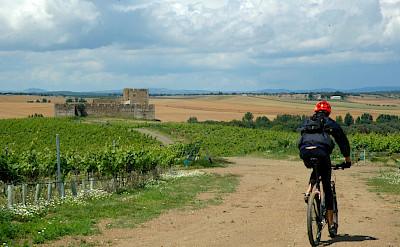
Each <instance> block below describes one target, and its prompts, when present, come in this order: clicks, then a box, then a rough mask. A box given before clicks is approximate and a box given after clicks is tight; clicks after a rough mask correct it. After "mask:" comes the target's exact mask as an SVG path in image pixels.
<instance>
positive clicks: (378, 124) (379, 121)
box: [187, 112, 400, 134]
mask: <svg viewBox="0 0 400 247" xmlns="http://www.w3.org/2000/svg"><path fill="white" fill-rule="evenodd" d="M306 118H307V116H306V115H302V116H300V115H290V114H278V115H277V116H276V118H275V119H274V120H270V119H269V118H268V117H266V116H260V117H257V118H256V119H255V120H254V115H253V114H252V113H251V112H247V113H245V114H244V116H243V117H242V120H232V121H229V122H225V121H213V120H206V121H203V122H200V121H198V120H197V118H196V117H190V118H189V119H188V120H187V122H188V123H201V124H216V125H227V126H238V127H243V128H252V129H273V130H281V131H289V132H299V131H300V127H301V124H302V122H303V121H304V120H305V119H306ZM335 121H336V122H337V123H338V124H339V125H341V126H342V127H343V129H344V130H345V131H346V132H347V133H349V134H355V133H367V134H368V133H372V132H374V133H380V134H387V133H394V132H399V131H400V119H399V117H398V116H395V115H389V114H380V115H379V116H378V117H377V118H376V120H375V121H374V119H373V117H372V115H371V114H369V113H364V114H362V115H361V116H359V117H357V118H356V119H354V117H353V116H352V115H351V114H350V113H347V114H346V115H345V116H344V118H343V117H342V116H337V117H336V119H335Z"/></svg>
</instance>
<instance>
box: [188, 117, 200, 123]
mask: <svg viewBox="0 0 400 247" xmlns="http://www.w3.org/2000/svg"><path fill="white" fill-rule="evenodd" d="M187 122H188V123H198V122H199V121H198V120H197V117H190V118H189V119H188V120H187Z"/></svg>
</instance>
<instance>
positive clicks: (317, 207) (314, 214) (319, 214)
mask: <svg viewBox="0 0 400 247" xmlns="http://www.w3.org/2000/svg"><path fill="white" fill-rule="evenodd" d="M310 162H311V163H312V166H313V169H314V170H315V172H316V177H317V179H316V183H315V190H314V191H313V192H312V193H311V195H310V196H309V198H308V205H307V231H308V239H309V241H310V244H311V245H312V246H317V245H319V242H320V240H321V234H322V230H323V228H324V227H325V226H326V225H328V226H329V221H328V215H327V210H326V208H325V193H323V195H321V188H320V182H321V181H320V178H319V174H318V169H316V167H317V166H318V164H319V161H318V159H317V158H312V159H311V160H310ZM332 167H333V170H337V169H340V168H341V169H345V168H348V167H344V166H343V164H340V165H335V166H332ZM331 189H332V194H333V222H334V224H335V229H334V231H333V232H332V233H329V234H330V235H331V237H334V236H336V235H337V229H338V226H339V217H338V207H337V199H336V189H335V181H333V180H332V181H331Z"/></svg>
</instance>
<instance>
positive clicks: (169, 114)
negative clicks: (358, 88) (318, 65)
mask: <svg viewBox="0 0 400 247" xmlns="http://www.w3.org/2000/svg"><path fill="white" fill-rule="evenodd" d="M316 102H317V101H305V100H300V99H295V98H290V97H279V96H242V95H209V96H196V97H193V96H181V97H176V96H175V97H172V96H166V97H156V98H152V99H151V100H150V103H152V104H155V105H156V118H157V119H160V120H162V121H172V122H182V121H186V120H187V119H189V117H197V119H198V120H199V121H205V120H215V121H230V120H233V119H237V120H240V119H241V118H242V117H243V115H244V114H245V113H246V112H248V111H249V112H251V113H253V115H254V117H258V116H267V117H268V118H269V119H274V118H275V117H276V115H278V114H291V115H295V114H297V115H303V114H304V115H310V114H312V112H313V109H314V106H315V104H316ZM330 103H331V104H332V108H333V111H332V115H331V116H332V117H333V118H335V117H336V116H337V115H341V116H343V117H344V116H345V115H346V114H347V113H350V114H351V115H352V116H355V117H357V116H360V115H362V114H363V113H366V112H367V113H369V114H371V115H372V116H373V117H374V118H376V117H377V116H378V115H379V114H382V113H385V114H391V115H400V99H388V98H380V97H379V98H378V99H376V98H370V99H369V98H361V97H351V98H349V99H348V100H347V101H341V100H334V101H330ZM368 104H369V105H368ZM378 105H379V106H378ZM387 105H391V106H387Z"/></svg>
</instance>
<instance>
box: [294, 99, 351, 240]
mask: <svg viewBox="0 0 400 247" xmlns="http://www.w3.org/2000/svg"><path fill="white" fill-rule="evenodd" d="M314 111H315V114H314V115H313V116H310V117H308V118H307V119H306V120H304V122H303V123H302V126H301V134H302V135H301V137H300V140H299V142H298V148H299V150H300V158H301V159H302V160H303V161H304V164H305V166H306V167H307V168H312V165H311V162H310V159H312V158H317V159H318V160H319V161H320V163H319V164H321V165H320V166H318V167H317V169H318V173H319V175H320V177H321V181H322V186H323V189H324V192H325V206H326V209H327V214H328V221H329V233H330V235H331V236H332V237H333V236H334V234H333V232H334V231H335V229H336V227H337V226H335V225H334V222H333V194H332V190H331V173H332V168H331V159H330V154H331V153H332V150H333V148H334V143H333V141H332V139H331V138H330V136H333V137H334V139H335V141H336V143H337V144H338V146H339V148H340V152H341V153H342V155H343V156H344V157H345V162H343V164H342V166H343V167H344V168H350V166H351V159H350V145H349V141H348V139H347V137H346V134H345V133H344V131H343V129H342V128H341V127H340V125H339V124H337V123H336V122H335V121H334V120H333V119H332V118H330V117H329V114H330V113H331V105H330V104H329V103H328V102H326V101H321V102H318V104H317V105H316V106H315V109H314ZM315 173H316V171H314V170H313V172H312V173H311V176H310V180H309V185H308V187H307V190H306V192H305V197H304V199H305V201H306V203H308V197H309V196H310V192H311V190H312V188H313V186H314V184H315V183H316V174H315Z"/></svg>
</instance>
